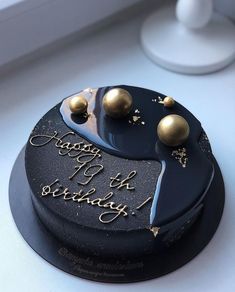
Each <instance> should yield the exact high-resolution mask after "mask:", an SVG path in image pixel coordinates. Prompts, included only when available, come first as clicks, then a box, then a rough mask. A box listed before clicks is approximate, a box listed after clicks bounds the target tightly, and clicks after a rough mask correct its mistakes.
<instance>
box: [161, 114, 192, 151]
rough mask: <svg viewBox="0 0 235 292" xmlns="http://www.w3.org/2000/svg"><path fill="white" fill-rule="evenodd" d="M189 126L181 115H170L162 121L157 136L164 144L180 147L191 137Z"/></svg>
mask: <svg viewBox="0 0 235 292" xmlns="http://www.w3.org/2000/svg"><path fill="white" fill-rule="evenodd" d="M189 131H190V129H189V124H188V122H187V121H186V120H185V119H184V118H183V117H181V116H179V115H168V116H166V117H164V118H163V119H161V121H160V122H159V124H158V126H157V134H158V137H159V139H160V141H161V142H162V143H164V144H165V145H167V146H172V147H174V146H179V145H181V144H183V143H184V142H185V141H186V140H187V138H188V136H189Z"/></svg>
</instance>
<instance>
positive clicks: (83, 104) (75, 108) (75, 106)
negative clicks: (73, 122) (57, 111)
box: [69, 95, 88, 115]
mask: <svg viewBox="0 0 235 292" xmlns="http://www.w3.org/2000/svg"><path fill="white" fill-rule="evenodd" d="M87 107H88V102H87V100H86V99H85V97H84V96H82V95H75V96H73V97H72V98H71V99H70V100H69V108H70V110H71V112H72V113H74V114H79V115H80V114H84V113H86V111H87Z"/></svg>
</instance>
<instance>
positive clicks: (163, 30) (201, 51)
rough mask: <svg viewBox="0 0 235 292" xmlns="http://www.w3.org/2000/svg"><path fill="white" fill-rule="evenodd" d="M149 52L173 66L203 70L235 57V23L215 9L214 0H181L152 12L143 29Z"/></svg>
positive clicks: (188, 71) (174, 68) (182, 70)
mask: <svg viewBox="0 0 235 292" xmlns="http://www.w3.org/2000/svg"><path fill="white" fill-rule="evenodd" d="M141 43H142V46H143V49H144V51H145V52H146V54H147V56H148V57H149V58H150V59H152V60H153V61H154V62H156V63H157V64H159V65H161V66H162V67H165V68H167V69H169V70H172V71H176V72H180V73H186V74H203V73H209V72H213V71H216V70H219V69H221V68H223V67H225V66H227V65H228V64H230V63H231V62H232V61H233V60H234V59H235V25H234V24H233V23H232V22H231V21H230V20H229V19H227V18H226V17H224V16H222V15H219V14H217V13H213V0H178V1H177V4H176V9H175V8H174V7H166V8H163V9H160V10H158V11H157V12H155V13H153V14H152V15H150V16H149V17H148V18H147V19H146V21H145V22H144V24H143V27H142V30H141Z"/></svg>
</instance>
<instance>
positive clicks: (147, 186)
mask: <svg viewBox="0 0 235 292" xmlns="http://www.w3.org/2000/svg"><path fill="white" fill-rule="evenodd" d="M25 169H26V174H27V179H28V183H29V186H30V190H31V199H32V202H33V206H34V209H35V212H36V214H37V216H38V218H39V219H40V221H41V222H42V224H43V225H44V226H45V227H46V229H47V230H48V232H49V233H50V234H51V235H52V236H53V237H55V238H57V239H58V240H59V241H60V242H61V243H63V245H65V246H66V247H67V248H68V249H69V248H71V249H72V250H75V251H77V252H79V253H81V254H83V255H87V256H90V257H92V256H93V257H96V258H98V259H99V258H102V259H107V261H108V260H109V259H111V260H113V261H116V262H117V261H118V262H120V261H125V260H126V259H128V263H129V265H130V263H131V261H132V260H136V259H143V258H145V257H151V256H153V255H154V256H156V257H158V256H159V257H160V255H162V254H165V253H170V252H171V249H172V248H174V246H176V245H178V246H179V247H180V246H181V245H182V244H183V242H184V238H187V234H190V232H192V230H194V229H195V226H196V225H197V224H199V223H198V222H200V220H202V219H201V217H203V212H204V203H205V201H206V200H208V196H209V195H208V193H209V190H210V189H211V185H212V184H213V181H214V180H215V160H214V157H213V155H212V151H211V147H210V144H209V141H208V138H207V135H206V134H205V132H204V131H203V129H202V126H201V124H200V122H199V121H198V120H197V119H196V118H195V117H194V116H193V115H192V114H191V113H190V112H189V111H188V110H187V109H186V108H184V107H183V106H182V105H181V104H179V103H178V102H177V101H175V100H174V99H173V98H171V97H167V96H165V95H163V94H161V93H159V92H155V91H151V90H147V89H143V88H138V87H133V86H112V87H111V86H110V87H102V88H95V89H94V88H88V89H85V90H82V91H79V92H78V93H75V94H73V95H71V96H69V97H68V98H65V99H64V100H63V101H62V102H61V103H60V104H58V105H56V106H55V107H54V108H52V109H51V110H50V111H49V112H47V113H46V114H45V116H44V117H43V118H42V119H41V120H40V121H39V122H38V124H37V125H36V126H35V128H34V129H33V131H32V133H31V135H30V137H29V140H28V142H27V145H26V150H25ZM210 196H211V195H210ZM194 232H196V231H194ZM193 244H194V243H193V242H192V245H193ZM140 262H141V261H140ZM142 265H143V264H142ZM142 265H141V264H140V266H139V267H138V268H139V269H143V268H144V267H143V266H142ZM151 265H152V264H151ZM90 268H91V269H92V267H90ZM152 268H153V267H151V269H152ZM87 269H89V268H87ZM116 272H117V271H116ZM117 277H118V276H117ZM87 278H92V277H91V276H90V277H89V276H87ZM107 278H108V276H107ZM145 278H148V277H145ZM140 279H141V276H140ZM135 280H136V279H135ZM137 280H138V279H137ZM108 281H109V280H108ZM110 281H112V280H110ZM115 281H117V282H122V280H119V279H117V278H116V279H115ZM123 281H125V280H123ZM127 281H128V280H127Z"/></svg>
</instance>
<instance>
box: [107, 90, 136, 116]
mask: <svg viewBox="0 0 235 292" xmlns="http://www.w3.org/2000/svg"><path fill="white" fill-rule="evenodd" d="M103 107H104V110H105V112H106V114H107V115H108V116H110V117H112V118H121V117H125V116H127V115H128V114H129V112H130V111H131V108H132V97H131V95H130V93H129V92H128V91H126V90H125V89H122V88H113V89H111V90H109V91H108V92H107V93H106V94H105V95H104V97H103Z"/></svg>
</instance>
